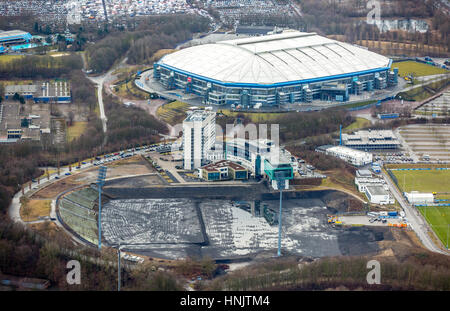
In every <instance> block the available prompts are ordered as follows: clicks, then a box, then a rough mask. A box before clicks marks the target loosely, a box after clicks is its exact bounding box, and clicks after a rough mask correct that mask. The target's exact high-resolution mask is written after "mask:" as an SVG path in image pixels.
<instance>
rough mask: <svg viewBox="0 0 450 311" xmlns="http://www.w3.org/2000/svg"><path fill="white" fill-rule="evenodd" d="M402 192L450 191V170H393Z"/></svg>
mask: <svg viewBox="0 0 450 311" xmlns="http://www.w3.org/2000/svg"><path fill="white" fill-rule="evenodd" d="M391 172H392V173H393V174H394V176H395V177H396V178H397V181H398V185H399V187H400V188H401V190H402V192H410V191H419V192H438V193H439V192H449V191H450V170H435V169H432V170H426V171H392V170H391Z"/></svg>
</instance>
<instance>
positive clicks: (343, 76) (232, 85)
mask: <svg viewBox="0 0 450 311" xmlns="http://www.w3.org/2000/svg"><path fill="white" fill-rule="evenodd" d="M391 64H392V59H389V66H388V67H383V68H377V69H370V70H364V71H355V72H352V73H347V74H340V75H334V76H326V77H321V78H313V79H305V80H296V81H289V82H280V83H274V84H255V83H234V82H222V81H219V80H215V79H211V78H207V77H204V76H201V75H197V74H193V73H191V72H187V71H184V70H181V69H178V68H175V67H172V66H170V65H167V64H160V63H158V65H159V66H161V67H163V68H166V69H169V70H172V71H174V72H176V73H179V74H183V75H186V76H189V77H192V78H195V79H198V80H203V81H206V82H211V83H215V84H218V85H221V86H225V87H243V88H276V87H284V86H293V85H298V84H307V83H314V82H323V81H330V80H336V79H344V78H351V77H355V76H361V75H365V74H371V73H376V72H383V71H387V70H390V68H391Z"/></svg>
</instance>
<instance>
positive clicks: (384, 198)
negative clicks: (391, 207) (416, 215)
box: [365, 185, 395, 205]
mask: <svg viewBox="0 0 450 311" xmlns="http://www.w3.org/2000/svg"><path fill="white" fill-rule="evenodd" d="M386 188H387V186H380V185H375V186H366V187H365V193H366V196H367V198H368V199H369V201H370V203H373V204H380V205H385V204H394V203H395V200H394V198H393V197H391V195H390V193H389V191H388V190H387V189H386Z"/></svg>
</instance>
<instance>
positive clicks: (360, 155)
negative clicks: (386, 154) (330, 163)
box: [316, 145, 372, 166]
mask: <svg viewBox="0 0 450 311" xmlns="http://www.w3.org/2000/svg"><path fill="white" fill-rule="evenodd" d="M316 151H317V152H324V153H325V154H327V155H331V156H333V157H336V158H339V159H341V160H344V161H346V162H348V163H350V164H352V165H355V166H363V165H366V164H370V163H372V154H371V153H368V152H364V151H360V150H355V149H352V148H348V147H345V146H331V145H325V146H320V147H317V148H316Z"/></svg>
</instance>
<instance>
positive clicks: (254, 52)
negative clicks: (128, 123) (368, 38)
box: [158, 31, 390, 84]
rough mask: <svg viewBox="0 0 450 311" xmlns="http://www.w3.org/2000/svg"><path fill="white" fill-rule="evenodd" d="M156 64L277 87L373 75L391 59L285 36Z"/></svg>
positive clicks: (186, 53) (305, 36) (188, 52)
mask: <svg viewBox="0 0 450 311" xmlns="http://www.w3.org/2000/svg"><path fill="white" fill-rule="evenodd" d="M158 63H159V64H160V65H162V66H163V67H166V68H170V69H174V70H175V71H179V72H186V73H188V74H192V75H197V76H201V77H203V78H207V79H210V80H216V81H219V82H223V83H245V84H247V83H249V84H276V83H285V82H291V81H301V80H310V79H320V78H325V79H326V77H330V76H339V75H345V76H346V75H349V74H352V73H355V72H365V71H369V72H371V71H376V70H377V69H380V68H388V67H389V65H390V59H389V58H387V57H384V56H382V55H379V54H376V53H373V52H370V51H368V50H365V49H363V48H359V47H356V46H353V45H351V44H347V43H343V42H339V41H336V40H332V39H328V38H325V37H322V36H319V35H317V34H316V33H305V32H298V31H285V32H283V33H281V34H275V35H268V36H261V37H253V38H243V39H236V40H228V41H220V42H217V43H213V44H204V45H198V46H194V47H189V48H186V49H182V50H180V51H177V52H175V53H172V54H168V55H166V56H164V57H163V58H162V59H161V60H160V61H159V62H158Z"/></svg>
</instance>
